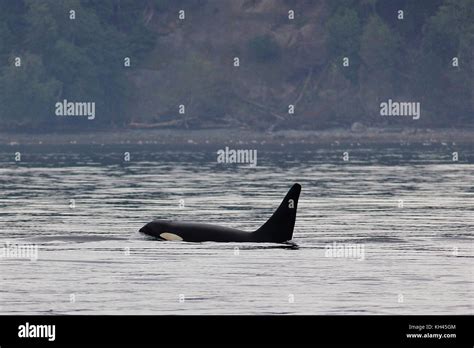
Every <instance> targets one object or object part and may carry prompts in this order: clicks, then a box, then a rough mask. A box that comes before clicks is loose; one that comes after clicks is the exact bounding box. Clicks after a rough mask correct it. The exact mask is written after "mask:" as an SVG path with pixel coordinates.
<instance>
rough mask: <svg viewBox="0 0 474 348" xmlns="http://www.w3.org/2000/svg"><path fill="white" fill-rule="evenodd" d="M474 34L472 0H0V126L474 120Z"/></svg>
mask: <svg viewBox="0 0 474 348" xmlns="http://www.w3.org/2000/svg"><path fill="white" fill-rule="evenodd" d="M71 10H72V11H73V12H71ZM180 10H184V13H182V15H184V17H183V18H181V19H180V18H179V16H180V12H179V11H180ZM290 10H291V11H294V19H290V18H289V11H290ZM400 11H402V12H400ZM473 48H474V0H361V1H356V0H339V1H334V0H331V1H330V0H321V1H316V0H311V1H310V0H300V1H288V0H233V1H231V0H229V1H220V0H188V1H172V0H143V1H140V0H101V1H98V0H0V126H1V128H2V129H43V130H48V129H58V128H59V129H63V128H66V129H87V128H89V127H97V128H104V127H110V126H114V127H131V126H132V127H167V126H172V127H186V128H194V127H196V128H197V127H243V128H254V129H269V128H270V129H278V128H299V129H301V128H305V129H306V128H310V129H319V128H325V127H350V126H351V125H353V124H354V122H359V123H362V124H365V125H379V126H391V125H396V126H407V127H465V126H472V125H474V111H473V110H474V105H473V104H474V91H473V76H474V75H473V66H474V57H473V56H474V49H473ZM126 57H129V58H130V66H126V64H125V59H126ZM236 57H238V59H239V66H238V67H236V66H234V63H235V60H234V59H235V58H236ZM18 58H19V59H20V60H18ZM346 58H347V59H346ZM344 62H346V64H345V65H346V66H345V65H344V64H343V63H344ZM347 63H348V64H347ZM64 99H66V100H68V101H81V102H95V104H96V118H95V119H94V120H87V118H80V117H74V118H65V117H58V116H56V115H55V104H56V103H57V102H61V101H63V100H64ZM388 99H392V100H397V101H410V102H420V103H421V117H420V119H419V120H416V121H413V120H411V119H410V118H387V117H381V116H380V112H379V110H380V103H381V102H384V101H387V100H388ZM180 105H182V106H184V108H181V109H180ZM289 105H294V114H289V113H288V106H289ZM180 110H181V111H183V110H185V112H184V113H180Z"/></svg>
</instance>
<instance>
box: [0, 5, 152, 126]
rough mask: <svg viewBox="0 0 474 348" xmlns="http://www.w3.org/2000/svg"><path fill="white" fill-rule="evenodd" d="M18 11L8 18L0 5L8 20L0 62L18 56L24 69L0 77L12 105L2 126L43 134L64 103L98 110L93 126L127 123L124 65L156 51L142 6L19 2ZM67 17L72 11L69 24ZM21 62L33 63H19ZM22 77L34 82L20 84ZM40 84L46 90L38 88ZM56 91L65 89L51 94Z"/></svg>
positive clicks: (9, 7)
mask: <svg viewBox="0 0 474 348" xmlns="http://www.w3.org/2000/svg"><path fill="white" fill-rule="evenodd" d="M17 4H20V5H21V6H19V5H17V8H16V12H15V11H13V12H12V13H11V14H10V15H9V14H8V13H6V10H12V5H11V2H9V1H3V2H0V14H2V15H1V16H2V17H4V19H5V21H3V22H2V25H0V37H1V38H2V40H0V43H1V44H0V57H1V56H2V55H4V56H10V55H12V54H17V55H18V56H20V57H22V58H23V62H22V66H21V67H19V68H14V69H13V68H8V69H6V70H4V71H3V73H2V74H1V75H0V85H10V86H13V87H12V88H10V90H9V94H8V93H7V94H6V95H2V96H0V98H3V100H4V103H8V105H10V107H7V106H4V111H5V110H6V109H5V108H7V109H8V116H7V115H6V114H5V113H2V114H0V120H5V119H6V117H8V118H16V119H32V120H33V119H34V120H35V123H36V124H38V122H37V121H44V124H43V125H44V126H50V125H54V124H55V123H57V122H60V121H59V120H58V119H57V118H56V117H55V115H54V112H52V110H54V108H53V106H54V104H55V103H56V102H57V101H59V100H63V99H67V100H70V101H90V102H95V103H96V108H97V115H98V117H97V118H96V120H95V121H94V122H96V123H102V124H108V123H111V122H115V123H117V122H120V121H121V120H123V119H124V118H126V115H125V114H124V111H123V110H124V106H125V104H126V101H127V98H126V96H127V88H128V84H127V83H126V75H125V69H124V67H123V59H124V57H131V59H132V60H135V61H138V60H139V58H140V57H143V55H145V54H146V53H147V52H148V51H149V50H151V49H152V48H153V46H154V36H153V34H152V33H151V31H150V30H149V29H148V28H147V27H146V26H145V24H144V21H143V13H144V11H145V7H146V6H147V3H146V2H143V1H134V0H102V1H87V0H84V1H80V0H62V1H56V0H42V1H37V0H18V2H17ZM70 10H74V11H75V15H76V18H75V19H73V20H71V19H70V18H69V15H70ZM11 23H17V25H21V29H22V30H18V31H12V29H11V25H13V24H11ZM10 24H11V25H10ZM14 43H17V44H16V45H14ZM18 51H19V52H18ZM16 52H17V53H16ZM26 56H30V58H29V59H24V58H25V57H26ZM31 57H33V58H31ZM35 69H39V70H40V72H41V73H39V72H37V71H36V70H35ZM26 71H28V73H29V74H30V75H31V79H32V80H31V81H30V80H29V79H28V78H25V76H27V75H25V73H26ZM15 77H16V79H15ZM46 77H48V78H46ZM35 78H36V80H34V79H35ZM42 84H44V87H45V88H44V89H41V88H39V86H41V85H42ZM57 84H60V85H61V86H62V88H60V89H59V91H55V93H53V92H52V91H53V90H54V88H53V87H56V86H57ZM12 91H15V92H14V94H12V93H13V92H12ZM33 91H37V92H38V96H37V98H36V99H35V98H33V99H34V100H35V104H31V103H25V106H24V107H12V105H18V104H22V103H23V102H24V101H26V100H28V99H30V98H32V95H31V94H32V93H33ZM15 93H16V94H15ZM15 95H16V96H17V99H16V101H15V100H14V96H15ZM32 105H36V106H38V107H37V108H35V107H33V106H32ZM47 106H48V107H47Z"/></svg>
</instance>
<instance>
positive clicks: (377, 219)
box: [0, 146, 474, 314]
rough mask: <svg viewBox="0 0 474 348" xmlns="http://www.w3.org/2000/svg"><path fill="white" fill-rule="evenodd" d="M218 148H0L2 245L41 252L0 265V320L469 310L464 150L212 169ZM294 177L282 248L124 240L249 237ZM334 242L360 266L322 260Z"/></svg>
mask: <svg viewBox="0 0 474 348" xmlns="http://www.w3.org/2000/svg"><path fill="white" fill-rule="evenodd" d="M216 150H217V148H216V149H214V148H212V147H210V146H209V147H208V148H204V147H203V148H199V149H196V148H195V149H192V150H191V149H181V150H164V149H159V148H156V149H150V148H148V147H147V148H144V147H127V148H120V147H119V148H118V147H79V146H71V147H67V148H61V149H60V150H58V149H57V148H56V149H55V148H47V147H40V148H22V149H16V148H13V147H7V148H2V149H0V163H1V164H2V166H1V168H0V187H1V192H0V194H1V195H0V247H1V246H3V245H4V243H6V242H7V241H8V242H10V243H14V244H21V243H33V244H34V245H37V246H38V248H39V250H38V260H37V261H30V260H26V259H16V258H5V257H3V258H1V259H0V281H1V283H2V287H1V289H0V312H1V313H7V314H16V313H38V314H41V313H56V314H62V313H67V314H72V313H76V314H172V313H178V314H273V313H280V314H287V313H291V314H364V313H366V314H468V313H472V312H473V295H472V293H473V292H472V290H473V254H474V253H473V227H474V214H473V213H474V199H473V198H474V197H473V195H474V180H473V179H474V164H473V163H474V151H473V149H471V148H465V149H450V148H447V147H438V148H431V147H419V148H408V147H399V148H379V149H377V150H373V149H362V148H357V147H355V148H349V149H342V148H334V147H331V148H327V149H323V148H305V147H300V148H283V147H282V148H279V149H272V148H266V149H264V148H262V149H258V166H257V168H248V167H244V166H237V165H222V164H218V163H216V154H215V151H216ZM16 151H20V152H21V153H22V161H21V162H19V163H15V162H14V155H13V154H14V152H16ZM125 151H128V152H130V154H131V161H130V162H123V153H124V152H125ZM344 151H348V152H349V155H350V160H349V161H348V162H344V161H343V160H342V152H344ZM452 151H459V152H460V159H459V162H457V163H453V162H452V161H451V153H452ZM294 182H299V183H301V184H302V186H303V191H302V195H301V198H300V203H299V211H298V216H297V222H296V227H295V235H294V240H293V243H292V244H281V245H278V244H266V243H265V244H252V243H244V244H238V243H223V244H219V243H212V242H208V243H199V244H194V243H177V242H158V241H155V240H153V239H151V238H149V237H146V236H143V235H141V234H139V233H138V232H137V231H138V229H139V228H140V227H142V226H143V225H144V224H145V223H147V222H149V221H150V220H152V219H154V218H166V219H176V220H190V221H197V222H206V223H214V224H220V225H224V226H229V227H235V228H240V229H244V230H249V231H251V230H254V229H256V228H257V227H258V226H260V225H261V224H262V223H263V222H264V221H266V219H267V218H268V217H269V216H270V215H271V214H272V212H273V210H274V209H275V208H276V207H277V206H278V204H279V203H280V201H281V200H282V198H283V197H284V195H285V193H286V191H287V190H288V188H289V187H290V186H291V184H293V183H294ZM181 200H183V201H181ZM180 203H181V204H180ZM334 243H336V244H334ZM333 245H338V246H342V247H346V248H348V247H349V246H350V245H359V246H360V245H362V246H363V248H364V258H363V259H361V260H359V259H357V258H355V257H327V256H328V254H327V249H328V247H330V246H333ZM183 299H184V300H183Z"/></svg>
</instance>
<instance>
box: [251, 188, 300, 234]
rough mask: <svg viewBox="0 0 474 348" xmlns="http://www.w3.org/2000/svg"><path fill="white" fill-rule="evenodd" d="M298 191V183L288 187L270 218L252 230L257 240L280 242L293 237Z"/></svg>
mask: <svg viewBox="0 0 474 348" xmlns="http://www.w3.org/2000/svg"><path fill="white" fill-rule="evenodd" d="M300 192H301V185H300V184H294V185H293V186H292V187H291V188H290V190H289V191H288V193H287V194H286V196H285V198H284V199H283V201H282V202H281V204H280V206H279V207H278V209H277V210H276V211H275V212H274V213H273V215H272V216H271V217H270V219H268V221H267V222H265V223H264V224H263V225H262V226H261V227H260V228H259V229H258V230H256V231H255V232H254V234H255V237H256V238H257V239H258V240H259V241H262V242H276V243H282V242H286V241H289V240H291V239H292V238H293V229H294V227H295V220H296V209H297V208H298V198H299V197H300Z"/></svg>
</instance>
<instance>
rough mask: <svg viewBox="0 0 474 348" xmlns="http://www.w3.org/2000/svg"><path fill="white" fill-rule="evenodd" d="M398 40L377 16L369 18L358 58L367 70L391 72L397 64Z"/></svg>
mask: <svg viewBox="0 0 474 348" xmlns="http://www.w3.org/2000/svg"><path fill="white" fill-rule="evenodd" d="M399 47H400V40H399V37H398V35H397V34H396V33H395V32H394V31H392V30H391V29H390V28H389V27H388V25H387V24H385V23H384V22H383V21H382V19H381V18H380V17H378V16H371V17H370V18H369V20H368V22H367V24H366V25H365V27H364V31H363V33H362V37H361V47H360V56H361V59H362V60H363V61H364V63H365V65H366V66H367V67H368V69H369V70H378V71H387V70H389V71H393V69H394V68H395V67H396V64H397V57H399V56H400V54H399V51H398V50H399Z"/></svg>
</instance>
